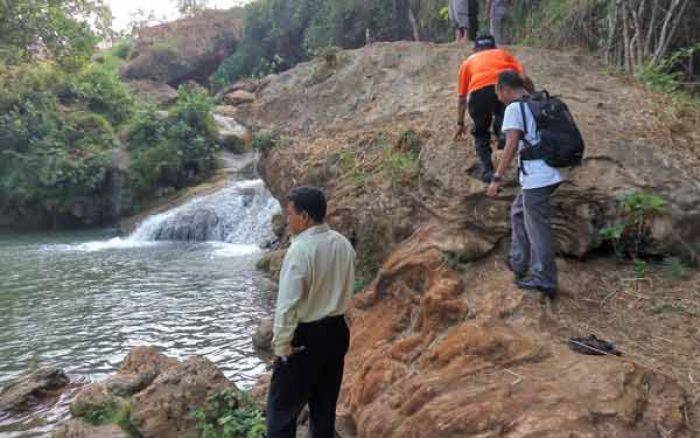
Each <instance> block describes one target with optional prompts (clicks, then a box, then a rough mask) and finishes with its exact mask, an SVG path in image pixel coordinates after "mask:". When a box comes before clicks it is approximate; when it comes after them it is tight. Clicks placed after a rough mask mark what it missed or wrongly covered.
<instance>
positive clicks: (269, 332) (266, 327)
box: [253, 318, 274, 353]
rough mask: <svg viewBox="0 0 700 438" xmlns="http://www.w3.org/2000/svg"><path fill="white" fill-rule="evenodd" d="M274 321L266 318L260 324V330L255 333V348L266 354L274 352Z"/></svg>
mask: <svg viewBox="0 0 700 438" xmlns="http://www.w3.org/2000/svg"><path fill="white" fill-rule="evenodd" d="M273 328H274V320H273V319H272V318H265V319H263V320H262V321H260V323H259V324H258V328H257V329H255V333H253V346H254V347H255V348H257V349H258V350H260V351H264V352H266V353H271V352H272V336H273Z"/></svg>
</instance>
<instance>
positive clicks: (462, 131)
mask: <svg viewBox="0 0 700 438" xmlns="http://www.w3.org/2000/svg"><path fill="white" fill-rule="evenodd" d="M470 81H471V74H470V73H469V67H468V66H467V63H466V62H465V63H464V64H462V67H461V68H460V69H459V82H458V84H457V94H459V98H458V99H457V132H456V133H455V137H454V139H455V140H459V139H461V138H462V137H464V136H465V135H466V133H467V129H466V127H465V123H464V118H465V115H466V112H467V103H468V101H469V96H468V94H467V93H468V90H469V82H470Z"/></svg>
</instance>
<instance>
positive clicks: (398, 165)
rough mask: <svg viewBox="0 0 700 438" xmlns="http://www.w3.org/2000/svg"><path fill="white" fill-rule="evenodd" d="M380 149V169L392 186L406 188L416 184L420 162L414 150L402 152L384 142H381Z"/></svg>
mask: <svg viewBox="0 0 700 438" xmlns="http://www.w3.org/2000/svg"><path fill="white" fill-rule="evenodd" d="M380 148H381V149H382V153H383V164H382V169H383V170H384V174H385V175H386V177H387V178H388V179H389V180H390V181H391V182H392V183H393V184H395V185H400V186H401V185H405V186H408V187H414V186H415V185H416V184H418V178H419V174H420V162H419V154H418V153H417V152H416V151H415V150H408V151H406V152H404V151H401V150H397V148H394V147H392V145H390V144H388V143H386V142H382V143H381V144H380Z"/></svg>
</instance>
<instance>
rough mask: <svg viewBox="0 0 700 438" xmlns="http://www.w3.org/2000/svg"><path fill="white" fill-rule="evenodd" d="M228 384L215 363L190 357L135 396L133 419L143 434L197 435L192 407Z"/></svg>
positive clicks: (166, 435) (164, 435)
mask: <svg viewBox="0 0 700 438" xmlns="http://www.w3.org/2000/svg"><path fill="white" fill-rule="evenodd" d="M228 388H232V383H231V382H229V381H228V380H227V379H226V377H224V375H223V373H222V372H221V371H220V370H219V369H218V368H217V367H216V365H214V364H213V363H212V362H211V361H209V360H208V359H206V358H204V357H201V356H194V357H190V358H189V359H187V360H186V361H185V362H183V363H182V364H181V365H179V366H178V367H175V368H172V369H170V370H168V371H167V372H165V373H164V374H162V375H160V376H159V377H158V378H157V379H156V380H155V381H154V382H153V383H152V384H151V385H150V386H149V387H148V388H146V389H145V390H143V391H142V392H140V393H138V394H136V395H135V396H134V398H133V404H132V410H131V419H132V422H133V424H134V425H135V426H136V427H137V428H138V430H139V432H140V433H141V435H142V436H143V437H144V438H149V437H153V438H159V437H194V436H198V431H197V429H196V427H195V422H194V419H193V418H192V417H191V416H190V412H191V409H192V408H193V407H195V406H204V405H205V403H206V401H207V398H208V397H209V396H211V395H213V394H215V393H218V392H220V391H223V390H225V389H228Z"/></svg>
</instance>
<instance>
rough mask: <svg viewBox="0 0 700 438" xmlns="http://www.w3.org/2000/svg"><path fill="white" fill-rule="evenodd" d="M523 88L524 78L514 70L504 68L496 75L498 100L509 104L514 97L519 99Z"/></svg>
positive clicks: (524, 91)
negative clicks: (504, 69)
mask: <svg viewBox="0 0 700 438" xmlns="http://www.w3.org/2000/svg"><path fill="white" fill-rule="evenodd" d="M524 93H527V91H526V90H525V80H524V79H523V78H522V76H520V74H519V73H518V72H517V71H515V70H506V71H503V72H501V74H500V75H498V83H496V95H498V100H500V101H501V102H503V103H505V104H509V103H511V102H513V101H514V100H516V99H519V98H520V97H521V96H522V95H523V94H524Z"/></svg>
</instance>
